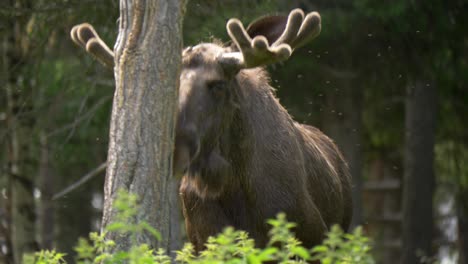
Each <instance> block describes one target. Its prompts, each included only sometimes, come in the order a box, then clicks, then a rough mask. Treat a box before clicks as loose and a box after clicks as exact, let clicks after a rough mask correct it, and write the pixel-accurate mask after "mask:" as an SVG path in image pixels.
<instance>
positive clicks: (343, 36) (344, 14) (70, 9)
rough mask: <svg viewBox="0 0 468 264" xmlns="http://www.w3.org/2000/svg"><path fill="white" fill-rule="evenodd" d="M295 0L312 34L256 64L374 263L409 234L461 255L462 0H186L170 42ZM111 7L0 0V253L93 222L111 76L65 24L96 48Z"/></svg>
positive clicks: (442, 252) (447, 255)
mask: <svg viewBox="0 0 468 264" xmlns="http://www.w3.org/2000/svg"><path fill="white" fill-rule="evenodd" d="M296 7H300V8H302V9H303V10H305V11H318V12H320V14H321V16H322V33H321V34H320V36H319V37H318V38H317V39H316V40H314V41H313V43H311V44H309V45H307V47H304V48H302V49H301V50H298V51H296V52H295V54H294V55H293V57H292V58H291V59H290V60H289V61H287V62H284V63H282V64H278V65H274V66H271V67H269V68H268V70H269V72H270V74H271V82H272V85H273V86H274V87H275V88H276V89H277V95H278V97H279V98H280V100H281V103H282V104H283V105H284V106H285V107H286V108H287V109H288V111H289V112H290V113H291V115H292V116H293V117H294V118H295V119H296V120H297V121H300V122H303V123H307V124H311V125H314V126H317V127H318V128H320V129H321V130H323V131H324V132H325V133H326V134H327V135H329V136H330V137H332V138H333V139H334V140H335V141H336V142H337V144H338V145H339V147H340V148H341V149H342V151H343V153H344V155H345V156H346V158H347V160H348V162H349V164H350V167H351V171H352V174H353V181H354V190H355V191H354V201H355V205H354V207H355V208H354V211H355V217H354V221H353V224H354V225H363V227H364V229H365V230H366V232H367V234H368V235H369V236H371V238H372V239H373V240H374V241H375V244H374V255H375V256H376V258H377V260H378V263H394V260H395V259H399V258H400V257H401V255H402V254H404V251H405V249H408V248H412V247H413V245H412V244H418V243H420V241H419V242H418V241H417V239H416V241H415V239H412V238H414V237H419V239H420V240H424V241H425V243H426V244H428V247H430V248H431V253H430V255H428V256H427V257H430V258H434V259H439V260H443V261H456V260H458V262H459V263H467V261H468V260H467V256H466V255H465V254H467V252H468V163H467V161H468V132H467V131H468V122H467V121H466V120H465V118H464V117H466V116H468V92H467V81H468V61H467V60H468V56H467V55H468V54H467V53H468V37H467V34H466V33H467V32H466V28H467V26H468V16H466V14H467V13H468V4H467V3H466V1H462V0H450V1H443V0H431V1H404V0H395V1H391V2H387V1H373V0H356V1H345V0H334V1H325V0H316V1H306V0H293V1H291V0H289V1H286V0H256V1H252V0H249V1H247V0H237V1H235V0H226V1H209V0H199V1H197V0H191V1H189V3H188V5H187V11H186V15H185V18H184V45H194V44H197V43H199V42H202V41H211V40H212V39H213V38H217V39H221V40H223V41H227V40H228V37H227V34H226V32H225V23H226V21H227V20H228V19H229V18H231V17H237V18H239V19H241V20H242V21H243V22H244V24H248V23H249V22H250V21H252V20H253V19H254V18H256V17H258V16H261V15H265V14H274V13H281V14H286V13H287V12H288V11H289V10H291V9H292V8H296ZM118 11H119V4H118V1H116V0H112V1H111V0H101V1H91V0H83V1H77V0H54V1H45V0H6V4H3V5H2V6H0V41H1V45H0V59H1V61H0V87H1V89H0V189H1V194H2V195H1V197H0V220H1V223H0V224H1V226H0V246H1V247H0V249H1V250H0V262H1V261H2V260H3V261H4V262H7V261H9V260H12V259H14V255H15V254H20V253H21V252H27V251H31V250H37V249H41V248H57V249H58V250H59V251H63V252H67V253H68V257H69V258H70V259H72V257H73V254H74V253H73V246H74V245H75V243H76V241H77V238H78V237H80V236H81V237H84V236H87V234H88V233H89V232H90V231H92V230H98V229H99V227H100V220H101V214H102V203H103V201H102V199H103V194H102V191H103V182H104V165H103V164H105V161H106V155H107V145H108V133H109V118H110V109H111V102H112V96H113V92H114V80H113V75H112V73H111V72H109V71H108V70H106V69H105V68H104V67H102V66H101V65H99V64H98V63H97V62H96V61H94V60H93V59H92V58H90V57H89V56H88V55H87V54H85V53H84V52H83V51H82V50H80V49H79V48H78V47H77V46H75V45H74V44H73V43H72V42H71V41H70V38H69V32H70V29H71V28H72V27H73V26H74V25H75V24H78V23H82V22H84V21H87V22H90V23H92V24H93V25H94V26H95V27H96V28H97V30H98V32H99V33H100V35H101V37H102V38H103V39H104V40H105V41H106V42H107V43H109V44H110V46H112V45H113V43H114V42H115V38H116V36H117V22H116V21H117V18H118ZM90 173H91V174H90ZM86 176H92V177H90V180H89V181H87V182H86V183H84V184H83V185H81V186H79V187H78V188H76V189H75V190H73V191H71V192H68V193H66V194H64V195H61V194H60V193H61V191H63V190H65V189H66V188H67V187H69V186H73V185H74V184H77V182H78V183H79V182H80V181H81V180H83V177H86ZM57 194H60V195H57ZM178 224H180V225H181V229H182V224H181V222H180V223H178ZM427 230H429V232H426V231H427ZM449 263H450V262H449Z"/></svg>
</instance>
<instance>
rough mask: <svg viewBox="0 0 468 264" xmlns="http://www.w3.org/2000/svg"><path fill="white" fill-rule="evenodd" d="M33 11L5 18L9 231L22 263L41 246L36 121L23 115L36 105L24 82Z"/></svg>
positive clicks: (24, 4) (16, 3)
mask: <svg viewBox="0 0 468 264" xmlns="http://www.w3.org/2000/svg"><path fill="white" fill-rule="evenodd" d="M6 6H7V7H6V8H12V9H13V8H17V9H21V8H25V9H32V8H33V6H32V2H30V1H21V0H10V1H8V2H7V3H6ZM29 15H30V14H28V13H25V14H20V15H18V16H15V17H13V16H12V17H11V19H10V20H6V29H7V31H6V34H5V41H4V43H3V44H4V46H3V49H4V50H5V53H4V54H5V62H4V64H5V65H6V69H7V70H6V71H5V74H6V75H5V76H4V77H5V88H6V89H5V90H6V104H7V129H8V134H7V135H8V154H7V155H8V167H7V171H8V189H9V190H8V191H7V193H8V194H9V197H8V199H9V203H10V205H9V208H10V210H11V211H10V222H9V231H10V239H11V248H10V249H8V250H10V251H11V252H12V254H13V260H14V263H22V257H23V255H24V254H25V253H32V252H34V251H35V250H37V249H38V246H37V242H36V228H35V221H36V214H35V204H34V195H33V193H34V177H33V173H32V170H31V169H30V166H31V163H30V160H31V158H30V157H31V156H30V155H31V153H30V150H31V148H30V145H29V143H30V142H29V138H30V136H31V131H32V130H33V129H32V128H33V126H34V120H33V119H31V118H29V117H28V116H27V115H24V112H26V111H31V109H32V107H33V103H32V100H33V99H32V96H31V87H30V84H29V83H28V82H23V81H21V80H24V79H25V78H24V75H23V74H24V73H23V72H22V69H23V66H25V65H27V64H28V59H29V57H28V55H29V54H28V52H29V44H30V43H29V36H28V33H27V32H26V25H27V24H28V22H29V21H30V17H29Z"/></svg>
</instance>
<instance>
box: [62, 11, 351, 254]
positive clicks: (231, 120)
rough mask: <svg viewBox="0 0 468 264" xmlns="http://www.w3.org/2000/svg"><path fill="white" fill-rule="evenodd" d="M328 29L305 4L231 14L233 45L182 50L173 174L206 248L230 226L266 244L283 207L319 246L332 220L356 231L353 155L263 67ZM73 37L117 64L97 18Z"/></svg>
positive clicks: (195, 239) (197, 240)
mask: <svg viewBox="0 0 468 264" xmlns="http://www.w3.org/2000/svg"><path fill="white" fill-rule="evenodd" d="M320 29H321V24H320V16H319V14H318V13H316V12H312V13H309V14H307V15H305V14H304V13H303V12H302V10H300V9H295V10H293V11H292V12H291V13H290V14H289V16H266V17H262V18H260V19H258V20H256V21H254V22H253V23H252V24H250V25H249V26H248V27H247V29H245V28H244V27H243V25H242V23H241V22H240V21H239V20H237V19H231V20H229V21H228V23H227V31H228V34H229V36H230V37H231V39H232V44H231V45H223V44H220V43H202V44H199V45H196V46H193V47H188V48H186V49H185V50H184V51H183V54H182V60H183V61H182V71H181V75H180V87H179V108H178V119H177V120H178V121H177V128H176V145H175V153H174V171H175V174H176V175H179V176H181V183H180V195H181V201H182V205H183V213H184V217H185V224H186V231H187V235H188V237H189V239H190V241H191V242H192V243H193V244H194V246H195V248H196V250H197V251H199V250H202V249H203V247H204V243H205V242H206V241H207V238H208V237H209V236H212V235H216V234H217V233H219V232H221V231H222V229H223V228H224V227H226V226H233V227H235V228H236V229H242V230H246V231H247V232H248V233H249V234H250V235H251V237H253V238H254V239H255V241H256V244H257V246H264V245H265V244H266V243H267V241H268V236H267V234H268V230H269V227H268V225H267V223H266V220H267V219H269V218H274V217H275V216H276V214H278V213H279V212H284V213H286V215H287V217H288V220H290V221H293V222H295V223H297V226H296V228H295V230H294V231H295V233H296V236H297V237H298V238H299V239H300V240H301V241H302V242H303V243H304V245H305V246H307V247H312V246H314V245H316V244H319V243H320V242H321V241H322V239H323V237H324V234H325V232H326V231H327V230H328V229H329V228H330V226H331V225H332V224H340V225H341V226H342V227H343V228H344V229H347V228H348V225H349V223H350V219H351V215H352V202H351V180H350V175H349V172H348V167H347V164H346V162H345V161H344V159H343V157H342V155H341V153H340V152H339V150H338V149H337V147H336V145H335V144H334V143H333V141H332V140H330V139H329V138H328V137H327V136H326V135H324V134H323V133H322V132H320V131H319V130H318V129H316V128H314V127H312V126H307V125H302V124H299V123H297V122H295V121H294V120H293V119H292V118H291V116H290V115H289V114H288V112H287V111H286V110H285V109H284V107H282V106H281V105H280V103H279V101H278V99H277V98H276V97H275V94H274V90H273V88H272V87H271V86H270V84H269V83H270V82H269V77H268V74H267V72H266V71H265V70H264V69H263V68H262V66H265V65H268V64H272V63H275V62H279V61H284V60H286V59H288V58H289V57H290V56H291V54H292V52H293V51H294V49H296V48H298V47H300V46H303V45H304V44H306V43H308V42H309V41H310V40H312V39H313V38H315V37H316V36H317V35H318V34H319V32H320ZM71 35H72V39H73V40H74V41H75V42H76V43H78V44H79V45H80V46H82V47H86V46H87V45H88V46H91V48H87V50H88V52H90V53H92V54H93V55H94V56H95V57H96V58H97V59H98V60H99V61H101V62H102V63H104V64H105V65H107V66H110V67H112V65H113V57H114V54H113V52H112V51H111V50H110V49H109V48H108V47H107V46H106V44H105V43H104V42H102V40H101V39H100V38H99V36H98V35H97V33H96V32H95V31H94V29H93V28H92V26H91V25H89V24H81V25H78V26H75V27H74V28H73V29H72V32H71ZM289 89H293V87H289Z"/></svg>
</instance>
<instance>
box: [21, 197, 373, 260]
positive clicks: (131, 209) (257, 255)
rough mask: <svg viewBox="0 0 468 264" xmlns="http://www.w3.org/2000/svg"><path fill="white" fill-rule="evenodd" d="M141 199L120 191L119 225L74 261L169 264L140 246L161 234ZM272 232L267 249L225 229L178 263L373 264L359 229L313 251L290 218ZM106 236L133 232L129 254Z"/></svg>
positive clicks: (179, 255) (40, 256)
mask: <svg viewBox="0 0 468 264" xmlns="http://www.w3.org/2000/svg"><path fill="white" fill-rule="evenodd" d="M137 201H138V198H137V196H136V195H134V194H129V193H127V192H125V191H119V192H118V196H117V199H116V200H115V202H114V209H115V210H116V215H115V219H116V221H115V222H113V223H112V224H110V225H109V226H107V228H106V229H105V231H104V232H102V233H101V234H98V233H91V234H90V235H89V240H87V239H84V238H81V239H79V241H78V244H77V246H76V247H75V251H76V253H77V257H76V263H78V264H93V263H135V264H155V263H158V264H169V263H171V258H170V257H169V256H168V255H167V253H166V252H165V251H164V250H163V249H158V250H156V251H154V250H153V249H150V248H149V246H148V245H147V244H139V245H138V244H137V243H136V239H135V236H136V235H137V234H139V233H141V232H150V233H151V234H153V235H154V236H155V237H156V238H158V239H159V238H160V234H159V232H157V231H156V230H154V229H153V228H152V227H150V226H149V225H148V224H147V223H145V222H143V221H139V222H138V223H134V222H136V221H133V219H134V218H135V216H136V215H137V213H138V210H139V209H138V208H139V206H138V204H137ZM268 224H270V225H271V226H272V227H271V230H270V232H269V235H270V241H269V242H268V244H267V247H266V248H264V249H260V248H256V247H255V242H254V240H253V239H252V238H250V237H249V235H248V234H247V232H245V231H238V230H235V229H234V228H232V227H228V228H226V229H225V230H224V231H223V232H222V233H221V234H219V235H217V236H215V237H209V238H208V241H207V243H206V249H205V250H203V251H201V252H200V253H199V254H198V255H197V254H196V253H195V249H194V247H193V245H192V244H190V243H187V244H185V245H184V247H183V248H182V249H181V250H179V251H176V256H175V259H174V261H175V262H176V263H182V264H183V263H200V264H201V263H232V264H237V263H252V264H255V263H263V262H267V261H275V262H278V263H285V264H293V263H307V262H308V261H313V260H321V261H322V263H326V264H352V263H374V261H373V259H372V256H371V255H370V249H371V247H370V243H369V239H368V238H367V237H365V236H364V235H363V234H362V229H361V228H357V229H356V230H355V231H354V232H353V233H352V234H346V233H344V232H343V231H342V230H341V229H340V228H339V227H338V226H333V227H332V229H331V231H330V232H329V233H328V234H327V238H326V239H325V240H324V242H323V244H322V245H318V246H316V247H314V248H312V249H311V250H309V249H307V248H305V247H303V246H301V242H300V241H299V240H298V239H297V238H296V237H295V236H294V234H293V233H292V232H291V229H292V228H294V227H295V226H296V224H294V223H290V222H288V221H287V219H286V215H285V214H283V213H281V214H278V216H277V217H276V219H270V220H268ZM107 232H117V233H120V234H130V235H131V236H130V237H131V238H132V245H133V246H132V247H131V248H130V249H129V250H128V251H117V252H115V251H113V249H114V248H115V246H116V245H115V243H114V241H112V240H108V239H106V238H105V237H106V233H107ZM63 256H64V254H61V253H57V252H55V251H41V252H38V253H35V254H34V255H30V256H27V257H26V258H25V259H26V260H27V261H26V262H25V263H27V264H42V263H52V264H55V263H57V264H58V263H66V262H65V260H64V259H63Z"/></svg>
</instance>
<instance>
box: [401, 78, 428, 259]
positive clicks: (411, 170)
mask: <svg viewBox="0 0 468 264" xmlns="http://www.w3.org/2000/svg"><path fill="white" fill-rule="evenodd" d="M436 93H437V91H436V87H435V86H434V85H433V84H432V83H430V84H426V83H423V82H421V81H418V82H415V84H414V85H412V86H408V87H407V94H406V117H405V118H406V120H405V122H406V123H405V126H406V133H405V141H406V142H405V161H404V170H405V172H404V183H403V224H402V230H403V248H402V258H401V263H407V264H414V263H421V260H420V256H427V257H430V256H431V253H432V250H431V244H432V243H431V242H432V230H433V224H434V223H433V204H432V199H433V193H434V184H435V180H434V140H435V139H434V137H435V136H434V135H435V128H436V113H437V112H436V101H437V100H436Z"/></svg>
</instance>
